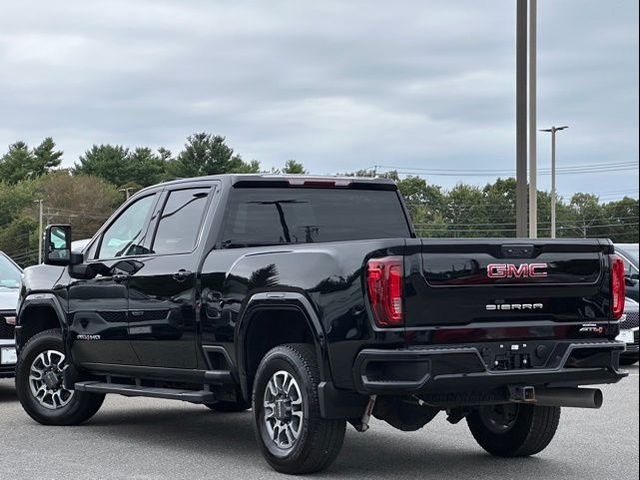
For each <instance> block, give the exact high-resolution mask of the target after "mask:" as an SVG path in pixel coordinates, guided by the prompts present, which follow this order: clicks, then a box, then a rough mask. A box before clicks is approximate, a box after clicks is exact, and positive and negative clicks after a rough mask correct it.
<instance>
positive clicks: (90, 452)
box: [0, 366, 638, 480]
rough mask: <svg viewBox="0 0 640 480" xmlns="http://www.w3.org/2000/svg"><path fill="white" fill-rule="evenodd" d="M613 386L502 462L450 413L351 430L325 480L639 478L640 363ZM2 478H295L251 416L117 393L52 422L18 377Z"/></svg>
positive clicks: (3, 404) (7, 398) (4, 415)
mask: <svg viewBox="0 0 640 480" xmlns="http://www.w3.org/2000/svg"><path fill="white" fill-rule="evenodd" d="M630 371H631V376H630V377H629V378H627V379H625V380H623V381H622V382H620V383H619V384H617V385H608V386H604V387H603V391H604V396H605V403H604V406H603V407H602V409H600V410H584V409H563V411H562V418H561V421H560V427H559V430H558V433H557V435H556V437H555V439H554V441H553V442H552V443H551V445H550V446H549V447H548V448H547V449H546V450H545V451H543V452H542V453H541V454H539V455H537V456H535V457H531V458H524V459H498V458H494V457H491V456H489V455H487V454H485V453H484V451H483V450H481V449H480V447H478V446H477V445H476V443H475V442H474V440H473V438H472V437H471V434H470V433H469V431H468V429H467V427H466V424H465V423H464V422H461V423H459V424H458V425H450V424H448V423H447V422H446V421H445V418H444V415H442V414H441V415H439V416H438V417H437V418H436V420H434V421H433V422H432V423H430V424H429V425H427V426H426V427H425V428H423V429H422V430H419V431H418V432H412V433H404V432H399V431H397V430H394V429H393V428H392V427H390V426H388V425H387V424H385V423H383V422H379V421H374V422H372V428H371V430H369V431H368V432H366V433H364V434H362V433H357V432H355V431H354V430H353V429H352V428H350V427H348V430H347V436H346V439H345V443H344V447H343V449H342V452H341V454H340V456H339V457H338V459H337V461H336V462H335V463H334V464H333V466H332V467H331V468H330V469H329V470H328V471H327V472H324V473H323V474H320V475H315V477H317V478H349V479H358V478H363V479H364V478H367V479H368V478H389V477H393V478H394V480H397V479H405V478H421V479H429V478H433V479H456V480H460V479H466V478H469V479H474V480H482V479H491V480H496V479H513V480H516V479H517V480H524V479H581V480H588V479H598V480H604V479H615V480H626V479H637V478H638V367H637V366H633V367H631V368H630ZM0 478H2V479H34V480H35V479H62V478H64V479H89V478H91V479H115V478H118V479H125V478H126V479H176V478H188V479H199V478H208V479H212V478H213V479H215V478H225V479H229V478H240V479H252V478H259V479H270V478H286V477H284V476H283V475H280V474H277V473H276V472H274V471H272V470H271V469H270V468H269V467H268V466H267V464H266V463H265V462H264V461H263V459H262V457H261V455H260V452H259V451H258V448H257V446H256V442H255V439H254V434H253V425H252V418H251V413H250V412H246V413H240V414H222V413H216V412H212V411H210V410H209V409H207V408H205V407H203V406H198V405H191V404H186V403H179V402H175V401H170V400H155V399H145V398H125V397H120V396H116V395H109V396H107V399H106V401H105V403H104V405H103V407H102V409H101V410H100V412H98V414H97V415H96V416H95V417H93V418H92V419H91V420H90V421H89V422H87V423H86V424H84V425H81V426H78V427H45V426H42V425H39V424H37V423H35V422H34V421H33V420H31V419H30V418H29V417H28V416H27V415H26V414H25V413H24V412H23V410H22V408H21V406H20V403H19V402H18V400H17V398H16V395H15V389H14V387H13V381H12V380H0Z"/></svg>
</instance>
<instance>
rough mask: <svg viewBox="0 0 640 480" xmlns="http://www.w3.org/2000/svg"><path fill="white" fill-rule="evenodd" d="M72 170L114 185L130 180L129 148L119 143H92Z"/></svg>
mask: <svg viewBox="0 0 640 480" xmlns="http://www.w3.org/2000/svg"><path fill="white" fill-rule="evenodd" d="M79 160H80V163H79V164H77V163H76V165H75V168H74V170H73V172H74V174H77V175H94V176H96V177H100V178H103V179H105V180H107V181H109V182H111V183H113V184H114V185H116V186H121V185H124V184H125V183H127V182H128V181H130V178H129V175H130V171H129V149H128V148H125V147H123V146H121V145H108V144H106V145H93V146H92V147H91V149H89V150H87V151H86V152H85V154H84V155H81V156H80V159H79Z"/></svg>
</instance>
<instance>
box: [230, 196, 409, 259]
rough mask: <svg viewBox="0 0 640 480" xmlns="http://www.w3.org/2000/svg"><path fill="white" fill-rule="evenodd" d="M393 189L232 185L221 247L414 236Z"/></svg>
mask: <svg viewBox="0 0 640 480" xmlns="http://www.w3.org/2000/svg"><path fill="white" fill-rule="evenodd" d="M410 236H411V230H410V228H409V224H408V220H407V217H406V215H405V213H404V210H403V208H402V204H401V201H400V198H399V196H398V193H397V191H395V190H365V189H326V188H261V187H241V188H234V189H233V191H232V192H231V198H230V201H229V204H228V208H227V213H226V219H225V222H224V227H223V235H222V246H223V248H240V247H251V246H261V245H284V244H298V243H316V242H338V241H349V240H365V239H376V238H398V237H410Z"/></svg>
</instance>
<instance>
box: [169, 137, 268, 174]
mask: <svg viewBox="0 0 640 480" xmlns="http://www.w3.org/2000/svg"><path fill="white" fill-rule="evenodd" d="M167 171H168V174H169V175H170V176H171V177H175V178H186V177H198V176H204V175H217V174H222V173H257V172H259V171H260V164H259V163H258V162H257V161H255V160H254V161H251V162H245V161H244V160H242V157H240V155H238V154H236V153H234V151H233V149H232V148H231V147H229V146H228V145H227V144H226V143H225V138H224V137H222V136H220V135H212V134H210V133H205V132H201V133H195V134H193V135H191V136H189V137H188V138H187V143H186V144H185V146H184V150H183V151H182V152H180V154H179V155H178V156H177V158H175V159H174V160H172V161H170V162H168V165H167Z"/></svg>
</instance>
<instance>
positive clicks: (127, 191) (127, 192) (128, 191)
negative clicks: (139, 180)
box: [118, 187, 136, 200]
mask: <svg viewBox="0 0 640 480" xmlns="http://www.w3.org/2000/svg"><path fill="white" fill-rule="evenodd" d="M118 191H119V192H122V193H124V194H125V197H126V200H129V198H131V192H135V191H136V189H135V188H133V187H126V188H120V189H119V190H118Z"/></svg>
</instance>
